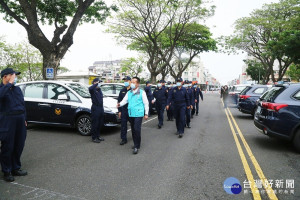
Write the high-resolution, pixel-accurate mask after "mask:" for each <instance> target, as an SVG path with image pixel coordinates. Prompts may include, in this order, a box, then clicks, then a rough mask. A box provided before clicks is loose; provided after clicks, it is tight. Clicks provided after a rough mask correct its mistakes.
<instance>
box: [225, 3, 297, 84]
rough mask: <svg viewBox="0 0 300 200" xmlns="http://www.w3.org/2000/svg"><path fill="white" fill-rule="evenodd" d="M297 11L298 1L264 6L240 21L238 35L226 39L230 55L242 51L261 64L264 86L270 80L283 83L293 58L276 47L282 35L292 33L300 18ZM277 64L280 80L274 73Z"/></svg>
mask: <svg viewBox="0 0 300 200" xmlns="http://www.w3.org/2000/svg"><path fill="white" fill-rule="evenodd" d="M297 7H299V3H298V0H281V1H280V2H279V3H271V4H265V5H264V6H263V8H262V9H258V10H255V11H253V12H252V13H251V15H250V17H244V18H241V19H238V20H237V21H236V23H235V34H234V35H231V36H229V37H224V38H225V49H226V50H227V51H228V52H234V51H235V50H236V49H238V50H242V51H245V52H246V53H247V54H248V55H249V56H251V57H254V58H256V59H257V60H259V61H260V63H261V64H262V65H263V68H264V71H266V73H265V76H264V78H263V83H267V82H268V81H269V79H270V76H271V78H272V81H273V82H276V81H279V80H281V79H282V78H283V76H284V74H285V73H286V70H287V69H288V67H289V65H291V64H292V63H293V58H292V57H290V56H289V55H288V54H286V53H284V52H283V51H281V50H280V49H281V47H279V45H278V46H276V45H275V44H279V43H278V42H279V35H281V34H282V33H283V32H284V31H290V30H292V29H293V27H292V26H291V22H292V21H294V19H295V18H296V16H298V14H297V13H299V12H297ZM280 44H282V42H281V43H280ZM275 60H277V61H278V63H279V66H278V67H279V72H278V79H277V80H276V79H275V75H274V69H273V66H274V62H275Z"/></svg>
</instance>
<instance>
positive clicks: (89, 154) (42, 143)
mask: <svg viewBox="0 0 300 200" xmlns="http://www.w3.org/2000/svg"><path fill="white" fill-rule="evenodd" d="M200 110H201V111H200V114H199V116H196V117H194V118H193V119H192V122H191V126H192V128H191V129H185V135H184V137H183V138H182V139H179V138H178V137H177V136H176V135H175V132H176V128H175V122H171V121H165V122H164V126H163V128H162V129H157V118H156V116H151V117H150V119H149V120H148V121H145V122H144V124H143V127H142V146H141V151H140V152H139V154H138V155H132V151H131V145H132V140H131V132H130V130H129V132H128V133H129V143H127V144H126V145H124V146H120V145H119V142H120V135H119V133H120V129H119V127H114V128H105V129H104V131H103V134H102V136H103V137H104V138H105V141H104V142H101V143H100V144H95V143H92V142H91V138H90V137H84V136H80V135H79V134H78V133H77V132H76V130H74V129H69V128H57V127H48V126H38V125H33V126H30V127H29V130H28V135H27V140H26V146H25V150H24V153H23V156H22V161H23V168H24V169H26V170H28V172H29V175H28V176H25V177H17V178H16V181H15V182H14V183H6V182H4V181H2V180H1V181H0V199H1V200H10V199H20V200H21V199H22V200H23V199H55V200H56V199H91V200H92V199H95V200H97V199H253V195H252V194H251V189H247V187H246V185H245V184H244V183H243V182H244V181H245V180H246V179H247V177H248V178H249V177H250V179H251V176H252V179H253V180H260V179H262V177H263V178H265V179H266V180H268V181H269V183H270V184H269V186H271V187H272V190H273V191H275V190H276V192H275V194H274V195H275V197H276V198H278V199H300V188H299V184H300V171H299V169H300V159H299V158H300V154H298V153H296V152H295V151H294V149H293V147H292V145H291V144H290V143H288V142H286V141H282V140H279V139H275V138H269V137H268V136H265V135H263V134H262V133H260V132H258V130H257V129H256V128H255V126H254V125H253V118H252V116H251V115H246V114H242V113H240V112H239V111H238V110H237V109H236V108H233V107H231V108H229V109H228V110H226V111H225V110H224V108H223V105H222V102H221V100H220V98H219V94H218V93H216V92H215V93H211V92H210V93H207V94H204V102H201V103H200ZM231 115H232V116H231ZM249 150H250V151H249ZM247 166H248V167H247ZM228 177H235V178H237V179H238V180H239V181H240V183H241V186H242V187H243V190H242V192H241V193H240V194H238V195H230V194H227V193H226V192H225V191H224V189H223V183H224V181H225V180H226V179H227V178H228ZM271 180H272V181H271ZM281 180H282V188H281V184H280V185H276V183H281V182H280V181H281ZM287 180H293V181H294V188H286V181H287ZM271 183H272V184H271ZM276 186H280V187H278V188H277V187H276ZM258 190H259V195H260V196H261V198H262V199H271V197H270V196H268V195H267V192H263V191H264V190H266V188H264V187H262V188H258ZM281 190H282V191H281ZM285 190H287V191H288V193H286V192H285ZM293 193H294V194H293ZM273 197H274V196H273Z"/></svg>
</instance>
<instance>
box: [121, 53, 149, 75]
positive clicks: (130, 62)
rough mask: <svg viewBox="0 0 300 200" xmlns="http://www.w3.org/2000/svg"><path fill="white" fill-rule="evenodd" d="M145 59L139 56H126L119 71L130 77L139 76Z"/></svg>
mask: <svg viewBox="0 0 300 200" xmlns="http://www.w3.org/2000/svg"><path fill="white" fill-rule="evenodd" d="M144 65H145V61H144V60H143V58H142V57H139V58H133V57H132V58H127V59H125V60H123V61H122V62H121V73H123V72H125V73H126V74H128V75H129V76H131V77H134V76H139V74H140V73H141V72H142V71H143V66H144Z"/></svg>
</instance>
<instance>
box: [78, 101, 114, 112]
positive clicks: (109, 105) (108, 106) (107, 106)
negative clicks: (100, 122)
mask: <svg viewBox="0 0 300 200" xmlns="http://www.w3.org/2000/svg"><path fill="white" fill-rule="evenodd" d="M83 101H84V104H85V105H86V106H87V107H88V108H91V107H92V100H91V98H86V99H83ZM117 103H118V102H117V100H116V99H114V98H111V97H103V107H104V111H105V112H113V113H117V112H118V109H117Z"/></svg>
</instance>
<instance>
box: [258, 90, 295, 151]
mask: <svg viewBox="0 0 300 200" xmlns="http://www.w3.org/2000/svg"><path fill="white" fill-rule="evenodd" d="M254 124H255V126H256V127H257V128H258V129H260V130H261V131H262V132H263V133H264V134H266V135H269V136H276V137H280V138H283V139H287V140H289V141H292V142H293V145H294V147H295V148H296V149H297V151H299V152H300V84H284V85H277V86H275V87H273V88H271V89H270V90H269V91H267V92H266V93H265V94H264V95H262V96H261V97H260V99H259V100H258V103H257V109H256V112H255V116H254Z"/></svg>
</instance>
